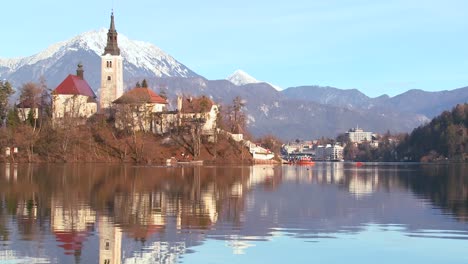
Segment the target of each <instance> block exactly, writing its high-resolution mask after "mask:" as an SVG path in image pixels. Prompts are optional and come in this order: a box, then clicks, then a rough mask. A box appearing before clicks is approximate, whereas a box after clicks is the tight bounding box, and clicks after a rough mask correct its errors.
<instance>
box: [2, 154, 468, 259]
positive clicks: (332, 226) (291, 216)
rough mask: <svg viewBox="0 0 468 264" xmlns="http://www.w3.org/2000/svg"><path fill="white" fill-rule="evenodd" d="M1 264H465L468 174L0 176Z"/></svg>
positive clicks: (250, 170) (187, 170)
mask: <svg viewBox="0 0 468 264" xmlns="http://www.w3.org/2000/svg"><path fill="white" fill-rule="evenodd" d="M0 263H101V264H106V263H108V264H114V263H360V264H362V263H425V264H427V263H468V164H453V165H425V164H364V166H361V167H356V166H355V164H353V163H317V164H316V165H315V166H313V167H300V166H200V167H169V168H168V167H135V166H130V165H127V166H119V165H104V164H87V165H16V164H6V165H5V164H3V165H0Z"/></svg>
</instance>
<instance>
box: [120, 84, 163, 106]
mask: <svg viewBox="0 0 468 264" xmlns="http://www.w3.org/2000/svg"><path fill="white" fill-rule="evenodd" d="M113 103H114V104H143V103H147V104H167V100H166V99H164V98H162V97H161V96H159V95H157V94H156V93H155V92H153V91H152V90H150V89H149V88H146V87H136V88H133V89H132V90H130V91H128V92H126V93H124V94H123V95H122V96H121V97H120V98H118V99H117V100H115V101H114V102H113Z"/></svg>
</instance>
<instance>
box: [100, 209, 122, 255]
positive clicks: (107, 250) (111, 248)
mask: <svg viewBox="0 0 468 264" xmlns="http://www.w3.org/2000/svg"><path fill="white" fill-rule="evenodd" d="M98 221H99V263H100V264H120V263H121V255H122V253H121V251H122V230H120V228H118V227H116V226H115V225H114V224H113V223H112V222H111V219H109V217H106V216H100V217H99V219H98Z"/></svg>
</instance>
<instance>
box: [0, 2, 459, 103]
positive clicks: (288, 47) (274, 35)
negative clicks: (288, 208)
mask: <svg viewBox="0 0 468 264" xmlns="http://www.w3.org/2000/svg"><path fill="white" fill-rule="evenodd" d="M112 7H114V11H115V16H116V27H117V31H118V32H119V33H122V34H124V35H127V36H128V37H129V38H130V39H135V40H142V41H147V42H151V43H153V44H155V45H156V46H158V47H160V48H161V49H163V50H165V51H166V52H168V53H169V54H170V55H172V56H173V57H174V58H176V59H177V60H178V61H180V62H181V63H183V64H185V65H186V66H188V67H189V68H191V69H192V70H194V71H195V72H197V73H198V74H200V75H203V76H205V77H206V78H208V79H224V78H226V77H227V76H228V75H229V74H231V73H232V72H233V71H235V70H236V69H242V70H244V71H246V72H247V73H249V74H250V75H252V76H254V77H255V78H257V79H259V80H264V81H268V82H271V83H273V84H276V85H279V86H281V87H283V88H287V87H291V86H300V85H321V86H334V87H338V88H342V89H349V88H357V89H359V90H361V91H362V92H364V93H365V94H367V95H369V96H378V95H381V94H384V93H386V94H389V95H396V94H398V93H401V92H403V91H406V90H409V89H423V90H431V91H438V90H446V89H447V90H451V89H455V88H459V87H464V86H468V18H467V15H466V14H467V13H468V1H466V0H444V1H431V0H387V1H379V0H378V1H376V0H289V1H281V2H279V1H272V0H268V1H267V0H237V1H219V0H218V1H214V0H200V1H189V0H185V1H160V0H132V1H129V0H126V1H122V0H97V1H96V0H81V1H79V0H78V1H76V0H75V1H68V0H41V1H31V0H27V1H26V0H16V1H2V3H1V6H0V10H1V13H0V14H1V15H0V17H1V23H0V30H1V31H0V32H1V33H2V41H1V45H0V47H1V48H0V57H2V58H10V57H19V56H29V55H33V54H35V53H37V52H39V51H41V50H43V49H45V48H47V47H48V46H50V45H52V44H54V43H56V42H58V41H64V40H67V39H69V38H71V37H73V36H75V35H78V34H80V33H83V32H86V31H89V30H95V29H100V28H104V27H105V28H107V27H108V26H109V16H110V12H111V9H112Z"/></svg>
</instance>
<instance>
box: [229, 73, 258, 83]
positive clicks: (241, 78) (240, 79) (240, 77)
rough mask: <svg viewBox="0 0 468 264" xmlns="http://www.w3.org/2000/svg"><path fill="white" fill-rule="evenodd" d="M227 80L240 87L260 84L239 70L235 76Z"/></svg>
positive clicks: (232, 75)
mask: <svg viewBox="0 0 468 264" xmlns="http://www.w3.org/2000/svg"><path fill="white" fill-rule="evenodd" d="M226 80H228V81H230V82H232V83H233V84H235V85H237V86H240V85H245V84H250V83H260V81H259V80H257V79H255V78H254V77H252V76H251V75H249V74H248V73H246V72H245V71H243V70H237V71H235V72H234V73H233V74H231V75H229V77H227V78H226Z"/></svg>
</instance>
